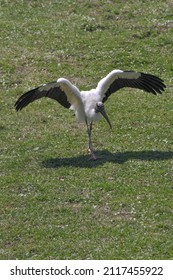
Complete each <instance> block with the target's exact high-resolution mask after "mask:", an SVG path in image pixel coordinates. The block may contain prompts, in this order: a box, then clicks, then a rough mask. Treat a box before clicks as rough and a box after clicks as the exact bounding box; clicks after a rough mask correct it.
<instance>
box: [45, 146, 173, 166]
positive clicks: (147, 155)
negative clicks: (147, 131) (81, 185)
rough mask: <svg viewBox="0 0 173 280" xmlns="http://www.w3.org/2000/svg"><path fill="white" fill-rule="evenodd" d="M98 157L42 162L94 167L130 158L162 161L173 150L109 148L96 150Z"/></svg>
mask: <svg viewBox="0 0 173 280" xmlns="http://www.w3.org/2000/svg"><path fill="white" fill-rule="evenodd" d="M96 156H97V157H98V159H97V160H96V161H94V160H89V159H90V156H89V155H86V156H85V155H81V156H76V157H72V158H50V159H47V160H45V161H43V162H42V164H43V166H44V167H45V168H58V167H61V166H74V167H81V168H92V167H97V166H99V165H103V164H104V163H106V162H112V163H117V164H123V163H124V162H126V161H128V160H132V159H135V160H141V161H143V160H144V161H161V160H168V159H173V152H171V151H168V152H164V151H163V152H162V151H129V152H122V153H121V152H117V153H111V152H109V151H107V150H103V151H96Z"/></svg>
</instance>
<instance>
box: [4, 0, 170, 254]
mask: <svg viewBox="0 0 173 280" xmlns="http://www.w3.org/2000/svg"><path fill="white" fill-rule="evenodd" d="M0 26H1V58H0V82H1V88H0V207H1V209H0V213H1V214H0V227H1V229H0V259H173V242H172V236H173V94H172V91H173V78H172V77H173V4H172V1H171V0H165V1H161V0H157V1H156V0H145V1H139V0H136V1H132V0H131V1H123V0H118V1H117V0H114V1H113V0H112V1H98V0H94V1H86V0H82V1H80V0H78V1H73V0H68V1H53V0H52V1H51V0H46V1H39V0H38V1H26V0H23V1H17V0H14V1H9V0H1V1H0ZM113 69H122V70H136V71H143V72H148V73H152V74H155V75H157V76H159V77H161V78H162V79H164V82H165V83H166V85H167V86H168V88H167V90H166V91H165V92H164V94H163V95H162V96H154V95H152V94H151V95H150V94H147V93H144V92H142V91H139V90H132V89H123V90H121V91H119V92H117V93H116V94H114V95H113V96H112V97H111V98H110V99H109V100H108V101H107V103H106V111H107V113H108V115H109V117H110V119H111V122H112V125H113V129H112V131H110V129H109V127H108V125H107V124H106V122H105V121H104V120H102V121H100V122H99V123H96V124H95V125H94V129H93V144H94V146H95V148H96V155H98V156H99V160H98V161H90V160H89V155H87V145H88V138H87V133H86V127H85V125H81V124H78V123H77V122H76V120H75V118H74V117H73V113H72V112H70V111H68V110H66V109H64V108H63V107H61V106H60V105H59V104H58V103H56V102H54V101H52V100H47V99H42V100H40V101H37V102H35V103H33V104H31V105H30V106H28V107H27V108H26V109H24V110H23V111H21V112H19V113H16V112H15V109H14V103H15V101H16V100H17V98H18V97H19V96H20V95H21V94H22V93H23V92H25V91H26V90H29V89H31V88H33V87H35V86H38V85H40V84H42V83H46V82H48V81H54V80H55V79H57V78H59V77H66V78H68V79H70V80H71V81H72V82H73V83H75V84H76V85H77V86H78V87H79V88H81V89H85V90H86V89H90V88H92V87H95V86H96V85H97V82H98V81H99V80H100V79H101V78H102V77H104V76H105V75H106V74H107V73H109V71H111V70H113Z"/></svg>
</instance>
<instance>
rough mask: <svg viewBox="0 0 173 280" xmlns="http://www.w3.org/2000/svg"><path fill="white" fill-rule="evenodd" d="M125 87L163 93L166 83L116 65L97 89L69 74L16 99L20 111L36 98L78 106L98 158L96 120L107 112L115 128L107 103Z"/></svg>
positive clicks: (79, 117) (90, 144)
mask: <svg viewBox="0 0 173 280" xmlns="http://www.w3.org/2000/svg"><path fill="white" fill-rule="evenodd" d="M125 87H128V88H136V89H140V90H143V91H145V92H149V93H152V94H153V95H157V94H162V92H163V91H164V90H165V88H166V85H165V84H164V81H163V80H162V79H161V78H159V77H157V76H155V75H152V74H147V73H143V72H136V71H131V70H130V71H129V70H128V71H127V70H125V71H124V70H119V69H114V70H112V71H111V72H110V73H109V74H107V75H106V76H105V77H104V78H102V79H101V80H100V81H99V82H98V84H97V86H96V88H95V89H91V90H88V91H80V90H79V89H78V88H77V87H76V85H74V84H72V83H71V82H70V81H69V80H68V79H66V78H59V79H57V80H56V81H53V82H48V83H46V84H42V85H41V86H38V87H36V88H34V89H31V90H29V91H27V92H26V93H24V94H23V95H21V96H20V97H19V98H18V100H17V101H16V103H15V109H16V111H20V110H21V109H23V108H24V107H26V106H27V105H28V104H30V103H32V102H33V101H35V100H37V99H40V98H42V97H48V98H51V99H54V100H56V101H57V102H58V103H59V104H60V105H62V106H63V107H65V108H67V109H72V110H74V112H75V116H76V119H77V120H78V121H79V122H84V123H86V127H87V133H88V140H89V147H88V151H89V153H90V154H91V159H93V160H96V159H97V157H96V155H95V151H94V148H93V144H92V137H91V135H92V125H93V122H95V121H99V120H100V119H101V118H102V116H103V117H104V118H105V120H106V121H107V123H108V125H109V126H110V128H112V125H111V122H110V119H109V117H108V115H107V113H106V111H105V106H104V103H105V102H106V101H107V100H108V98H109V97H110V96H112V94H113V93H115V92H117V91H118V90H120V89H122V88H125Z"/></svg>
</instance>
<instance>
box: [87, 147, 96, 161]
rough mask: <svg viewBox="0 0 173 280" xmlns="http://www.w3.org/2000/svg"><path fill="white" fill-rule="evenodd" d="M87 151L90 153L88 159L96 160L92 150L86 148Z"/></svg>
mask: <svg viewBox="0 0 173 280" xmlns="http://www.w3.org/2000/svg"><path fill="white" fill-rule="evenodd" d="M87 151H88V153H89V154H91V157H90V160H97V157H96V155H95V154H94V152H93V150H92V149H91V148H88V150H87Z"/></svg>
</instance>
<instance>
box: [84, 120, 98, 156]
mask: <svg viewBox="0 0 173 280" xmlns="http://www.w3.org/2000/svg"><path fill="white" fill-rule="evenodd" d="M86 124H87V131H88V138H89V148H88V151H89V152H91V159H94V160H96V159H97V158H96V156H95V154H94V150H93V145H92V139H91V132H92V122H91V123H90V124H89V125H88V123H87V121H86Z"/></svg>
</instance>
